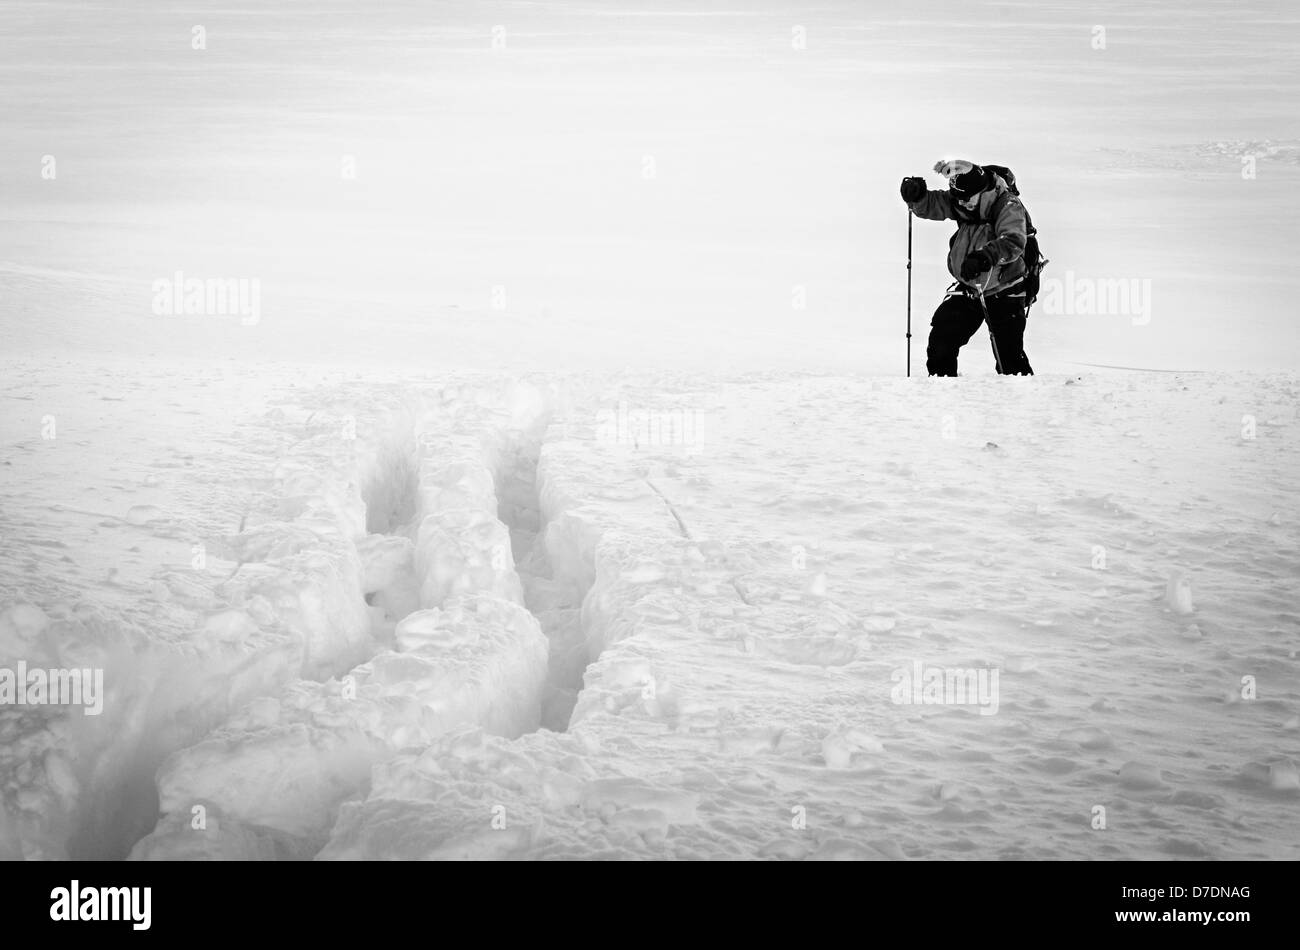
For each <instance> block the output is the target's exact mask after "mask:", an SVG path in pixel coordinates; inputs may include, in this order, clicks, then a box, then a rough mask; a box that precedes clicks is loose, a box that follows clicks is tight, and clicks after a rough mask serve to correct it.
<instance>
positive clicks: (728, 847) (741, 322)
mask: <svg viewBox="0 0 1300 950" xmlns="http://www.w3.org/2000/svg"><path fill="white" fill-rule="evenodd" d="M1085 13H1086V15H1085ZM198 24H201V25H203V26H204V27H205V29H206V36H207V46H206V49H204V50H195V49H193V47H192V46H191V37H192V33H191V31H192V29H193V27H194V26H195V25H198ZM1099 25H1100V26H1104V28H1105V32H1106V42H1105V44H1104V48H1098V47H1097V45H1096V42H1095V41H1096V33H1095V31H1096V29H1097V27H1098V26H1099ZM497 26H500V27H501V28H502V32H500V33H499V34H497V33H494V28H495V27H497ZM1297 29H1300V21H1298V20H1297V16H1296V13H1295V10H1294V5H1293V4H1291V3H1288V2H1284V0H1250V2H1243V3H1237V4H1233V5H1232V8H1231V10H1230V11H1227V12H1225V10H1224V8H1223V6H1222V5H1220V4H1212V3H1209V2H1202V0H1176V2H1175V0H1151V2H1148V3H1144V4H1141V5H1138V6H1135V5H1133V4H1131V3H1126V2H1121V0H1098V2H1096V3H1091V4H1089V5H1088V7H1087V9H1086V11H1084V10H1082V9H1080V8H1079V7H1078V5H1076V4H1069V3H1062V2H1056V0H1051V2H1042V3H1034V4H1025V3H987V4H986V3H980V2H971V0H942V2H938V3H934V4H927V5H924V6H918V5H916V4H911V3H901V2H885V0H881V2H878V3H877V2H872V3H870V4H863V3H856V2H855V3H850V2H848V0H828V2H825V3H821V4H818V5H816V6H815V7H814V6H810V5H808V4H804V3H797V2H794V0H788V2H786V0H751V2H746V3H738V2H731V0H719V2H717V3H714V4H711V5H707V6H704V7H701V6H700V5H699V4H698V3H695V2H694V0H692V2H687V0H655V3H653V4H649V3H645V2H637V0H602V2H601V3H598V4H597V3H589V2H581V0H542V2H538V3H527V4H520V3H515V2H496V0H474V2H473V3H467V2H463V0H449V2H445V3H437V4H429V3H425V2H419V0H395V2H392V3H385V4H373V3H361V2H359V0H327V2H322V3H318V4H312V5H310V9H307V8H306V6H304V5H301V4H279V5H266V6H265V8H263V7H262V6H256V7H254V6H253V5H247V6H242V7H241V6H238V5H234V6H232V5H231V4H229V3H224V2H214V0H193V2H191V3H188V4H187V5H186V7H185V9H184V11H180V10H164V9H162V8H161V6H160V5H158V4H156V3H153V2H152V0H120V2H114V3H112V4H99V5H94V4H88V3H81V2H77V0H72V2H66V3H53V2H42V3H19V2H10V3H5V4H0V64H3V68H4V82H3V83H0V126H2V127H3V128H4V135H3V136H0V187H3V201H0V220H2V221H3V223H4V226H3V227H0V671H3V670H7V669H11V668H13V667H14V666H15V665H16V664H18V663H20V662H21V663H25V664H27V666H28V667H39V668H43V669H60V668H62V669H66V668H71V667H75V668H78V669H98V670H102V671H103V683H104V693H105V695H104V696H103V697H102V698H103V710H102V713H101V714H100V715H97V716H90V715H86V714H85V712H84V711H83V710H82V709H81V708H79V707H76V706H68V705H62V706H60V705H17V704H8V703H5V704H0V857H3V858H27V859H60V858H93V859H125V858H128V857H131V858H136V859H169V858H186V859H204V858H226V859H237V858H256V859H263V860H286V859H305V858H321V859H351V858H358V857H376V858H510V859H549V858H569V857H572V858H776V859H818V860H821V859H828V860H839V859H857V858H871V859H875V858H883V859H931V858H1011V859H1016V858H1026V859H1034V858H1098V859H1148V858H1159V857H1176V858H1191V859H1201V858H1215V859H1219V858H1222V859H1232V858H1273V859H1296V858H1298V857H1300V821H1297V809H1298V808H1300V773H1298V772H1297V764H1296V763H1297V762H1298V761H1300V685H1298V683H1300V677H1298V676H1297V673H1298V672H1300V666H1298V664H1300V660H1298V658H1297V651H1300V609H1298V607H1297V597H1296V580H1297V577H1300V521H1298V520H1297V517H1298V513H1300V504H1298V498H1297V491H1298V490H1300V484H1298V482H1297V475H1296V473H1297V472H1298V471H1300V464H1298V463H1300V458H1298V456H1300V451H1298V450H1297V432H1298V429H1297V427H1298V426H1300V416H1298V411H1297V405H1298V404H1297V396H1298V395H1300V379H1298V378H1297V376H1296V374H1295V367H1296V365H1297V361H1300V322H1297V321H1296V319H1295V301H1296V300H1297V295H1300V272H1297V270H1296V268H1295V266H1294V260H1295V251H1296V249H1295V239H1294V234H1295V221H1296V218H1297V211H1300V207H1298V203H1297V199H1296V195H1297V194H1300V188H1298V187H1297V186H1298V185H1300V160H1298V157H1300V118H1298V116H1300V114H1298V113H1297V111H1296V109H1295V100H1296V91H1297V89H1300V58H1297V57H1296V56H1295V47H1296V36H1297ZM494 36H498V37H499V38H500V39H501V40H503V41H504V42H503V43H501V42H498V43H497V44H496V45H495V47H494V42H493V41H494ZM801 40H802V41H803V45H802V46H800V45H799V41H801ZM1008 96H1010V97H1012V99H1013V100H1014V103H1015V107H1014V109H1012V110H1010V111H1009V112H1008V110H1007V108H1006V107H1005V104H1004V103H1005V101H1006V100H1007V97H1008ZM1008 116H1010V118H1008ZM942 155H960V156H964V157H968V158H972V159H974V160H977V161H983V162H998V163H1003V164H1007V165H1010V166H1011V167H1012V168H1013V169H1015V170H1016V172H1017V175H1018V176H1019V179H1020V183H1021V185H1022V188H1023V193H1024V195H1025V201H1026V204H1027V206H1028V207H1029V208H1030V210H1031V212H1032V214H1033V216H1034V221H1035V223H1036V224H1037V225H1038V227H1039V229H1040V236H1041V239H1042V242H1043V247H1044V250H1045V253H1046V254H1047V256H1048V257H1049V258H1051V260H1052V263H1051V265H1050V268H1049V270H1048V271H1047V273H1046V275H1045V276H1046V277H1047V278H1048V279H1049V280H1053V281H1064V280H1065V278H1066V277H1067V275H1073V277H1072V278H1071V280H1074V279H1075V278H1077V279H1079V280H1082V281H1084V282H1085V284H1084V286H1086V287H1088V288H1093V287H1094V286H1099V285H1100V284H1101V283H1106V284H1109V285H1110V286H1118V283H1117V282H1120V281H1123V282H1132V281H1136V282H1137V283H1138V285H1141V283H1142V282H1143V281H1149V283H1150V286H1149V288H1148V290H1149V293H1145V292H1144V295H1143V300H1144V301H1145V302H1146V303H1149V304H1150V307H1149V313H1125V312H1104V313H1097V312H1083V308H1077V309H1079V311H1080V312H1073V311H1071V312H1050V311H1049V308H1048V307H1047V306H1046V304H1045V303H1040V305H1039V306H1037V307H1036V308H1035V310H1034V312H1033V314H1032V315H1031V316H1030V318H1029V326H1028V331H1027V336H1026V349H1027V352H1028V354H1029V356H1030V358H1031V361H1032V363H1033V365H1034V367H1035V370H1036V371H1037V372H1038V373H1039V374H1040V375H1038V376H1036V377H1033V378H1024V379H1020V378H1014V379H1003V378H997V377H994V376H992V375H991V373H992V370H993V359H992V355H991V353H990V352H989V350H988V344H987V339H986V336H985V333H984V331H983V330H981V331H980V332H979V333H978V334H977V336H976V337H975V338H974V339H973V340H972V342H971V344H970V345H969V346H968V347H967V348H966V349H965V350H963V352H962V356H961V369H962V372H963V374H965V375H963V376H962V377H960V378H957V379H950V380H931V379H926V378H916V377H914V378H911V379H905V378H902V373H903V360H904V337H903V334H904V327H905V323H904V321H905V304H906V298H905V287H906V282H905V281H906V274H907V270H906V267H905V265H906V247H907V243H906V240H907V235H906V228H907V220H908V219H907V216H906V213H905V209H904V208H903V206H902V204H901V202H900V201H899V199H898V193H897V187H898V181H899V180H900V179H901V178H902V177H903V176H905V175H913V174H924V173H925V170H926V169H927V168H930V167H932V164H933V162H934V161H935V160H936V159H937V158H939V157H940V156H942ZM52 163H53V164H52ZM55 164H56V165H57V173H56V174H46V173H47V172H50V173H53V172H54V171H55ZM349 169H350V170H351V171H352V172H353V173H354V174H352V175H351V177H349V176H348V174H346V172H347V171H348V170H349ZM1247 172H1250V174H1247ZM929 180H930V184H931V186H933V187H938V186H939V184H940V182H939V181H937V180H936V178H935V177H934V176H930V179H929ZM950 233H951V228H950V227H949V226H947V225H942V224H938V223H934V222H917V223H916V229H915V235H914V238H915V246H914V253H913V257H914V268H913V270H912V280H913V297H912V331H913V333H914V334H916V339H914V340H913V341H912V342H913V344H914V346H913V350H912V370H913V373H920V372H923V364H924V348H925V347H924V337H925V333H926V331H927V328H928V323H929V315H930V313H931V312H933V308H934V307H935V305H937V304H938V302H939V300H940V299H941V295H942V288H943V287H944V286H945V285H946V284H947V283H948V276H947V274H946V271H945V266H944V260H945V256H946V253H945V252H946V242H947V239H948V236H949V235H950ZM177 273H183V274H184V275H185V276H187V277H190V278H197V279H204V280H216V281H223V280H236V281H238V280H247V281H254V280H255V281H258V282H259V283H258V286H259V288H260V297H259V299H260V304H261V306H260V314H259V319H258V320H256V321H251V322H249V323H248V324H247V325H245V324H244V323H243V322H242V321H241V320H240V318H239V317H238V316H235V315H231V314H212V313H207V314H203V315H200V314H185V315H177V314H160V313H158V312H156V309H155V303H156V301H155V294H154V290H153V285H154V283H155V282H156V281H158V280H159V279H163V278H165V279H171V278H172V277H173V275H176V274H177ZM1088 282H1091V283H1088ZM1127 285H1128V284H1127V283H1126V284H1125V286H1127ZM1080 299H1085V298H1078V299H1075V298H1072V300H1073V302H1074V303H1078V301H1079V300H1080ZM1092 299H1095V298H1092ZM1081 364H1103V365H1105V366H1108V367H1111V368H1113V367H1145V368H1148V369H1151V370H1159V372H1154V371H1153V372H1127V371H1124V372H1118V373H1117V372H1109V371H1104V370H1102V371H1099V367H1098V366H1091V365H1081ZM917 669H921V670H925V669H930V670H935V669H942V670H948V671H952V670H956V671H963V670H964V671H972V672H974V673H981V672H982V673H986V674H989V675H990V676H991V675H992V674H993V673H994V672H996V674H997V677H998V678H997V687H998V693H997V704H996V711H995V712H994V711H993V706H992V705H991V704H985V705H982V706H977V705H972V704H969V703H967V704H959V703H943V704H937V703H927V702H924V701H923V702H921V703H919V704H918V703H903V702H895V701H894V700H895V699H898V698H900V692H899V691H898V690H897V689H896V687H897V686H898V683H899V680H900V678H901V677H910V676H912V675H913V671H914V670H917ZM908 695H909V694H908V693H907V691H902V694H901V697H902V698H907V696H908ZM921 698H922V699H924V695H922V697H921Z"/></svg>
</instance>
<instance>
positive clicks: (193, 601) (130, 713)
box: [0, 408, 393, 859]
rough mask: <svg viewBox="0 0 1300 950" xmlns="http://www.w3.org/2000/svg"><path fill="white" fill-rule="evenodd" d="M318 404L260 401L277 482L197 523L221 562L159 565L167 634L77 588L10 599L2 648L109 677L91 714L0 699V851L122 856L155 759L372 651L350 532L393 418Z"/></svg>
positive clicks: (359, 524) (137, 825) (140, 813)
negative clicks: (277, 448) (325, 419)
mask: <svg viewBox="0 0 1300 950" xmlns="http://www.w3.org/2000/svg"><path fill="white" fill-rule="evenodd" d="M315 415H316V413H315V412H312V413H309V414H303V415H297V416H292V415H291V413H290V412H287V411H286V410H285V409H283V408H280V409H275V410H272V411H271V412H270V413H268V416H267V422H268V423H269V424H270V425H271V426H273V427H275V428H278V429H281V430H283V431H284V433H285V434H286V435H288V436H289V437H290V438H293V439H294V440H293V441H292V442H291V443H289V444H287V445H285V446H284V448H283V450H282V452H281V457H280V459H279V460H278V461H277V462H275V463H274V465H273V466H272V467H271V471H270V472H269V477H267V478H264V479H262V480H261V483H262V484H264V485H266V486H268V487H271V488H272V489H273V491H272V493H271V494H268V495H265V496H264V497H263V498H262V499H261V500H260V501H259V520H258V523H256V524H250V525H243V524H241V525H240V529H239V530H238V531H237V532H236V533H234V534H231V535H226V536H223V537H219V538H209V539H207V547H208V548H209V549H210V557H211V559H212V560H213V561H214V562H228V564H226V565H225V566H219V567H217V568H214V569H211V570H209V571H206V572H198V571H190V572H185V571H181V570H175V569H172V570H163V571H161V572H159V574H158V575H157V579H156V581H155V583H154V589H153V596H152V599H151V601H150V602H148V603H146V604H145V605H144V606H145V607H146V612H145V616H146V617H156V618H158V621H159V624H158V626H159V627H160V628H162V629H166V628H167V627H171V626H176V625H183V627H184V632H183V633H178V634H176V635H175V636H174V637H172V638H170V639H168V638H166V637H163V636H160V635H159V633H158V632H155V630H154V629H153V626H152V625H146V623H145V622H141V621H136V622H134V623H133V622H130V621H128V620H124V619H123V618H121V617H120V616H113V615H112V614H110V613H109V612H107V611H103V610H98V609H96V608H94V607H92V606H90V605H89V604H88V603H85V602H82V603H77V604H76V605H75V606H74V605H69V604H64V603H60V604H55V605H53V606H52V607H51V608H50V614H49V615H47V614H46V613H45V612H44V611H42V610H41V609H39V608H37V607H35V606H32V605H29V604H22V603H18V604H14V605H11V606H9V607H8V608H7V609H6V610H4V611H3V613H0V654H2V655H0V663H3V664H4V665H6V666H13V664H14V663H16V662H17V660H19V659H25V660H26V661H27V662H28V663H29V664H30V663H32V662H34V661H39V662H41V663H48V664H51V665H55V666H60V667H84V668H102V669H104V671H105V673H104V682H105V692H106V697H105V701H104V711H103V713H102V714H101V715H99V716H96V717H87V716H84V715H83V713H82V712H81V711H80V710H79V709H67V708H61V707H53V706H47V707H38V708H28V709H26V710H22V711H21V712H18V711H17V710H15V709H14V708H13V707H6V708H5V709H4V710H0V729H3V730H4V732H5V733H6V735H7V738H8V741H6V742H5V743H4V744H3V748H2V749H0V781H2V782H3V788H4V808H3V809H2V810H0V854H2V855H4V856H7V857H26V858H40V859H57V858H63V857H91V858H104V857H122V856H124V855H125V853H126V851H127V850H128V849H129V847H130V846H131V844H132V843H133V842H134V840H135V839H137V838H138V837H139V836H140V835H141V834H142V833H144V831H145V830H147V828H148V826H149V825H151V824H152V823H153V821H154V819H155V817H156V814H157V805H158V801H157V797H156V793H155V792H154V781H153V772H154V770H155V769H156V768H157V765H158V763H159V762H160V761H161V760H162V759H163V758H164V757H165V756H166V755H167V754H168V753H169V752H171V751H172V750H174V749H176V748H178V747H180V746H184V745H188V744H189V743H191V742H193V741H195V740H196V739H198V738H199V737H200V736H202V735H203V734H204V733H205V732H207V731H208V730H209V729H211V728H212V727H213V726H214V725H216V724H217V723H218V722H220V721H221V720H222V719H224V718H225V717H226V716H228V715H229V714H230V711H231V710H233V709H236V708H238V707H239V706H242V705H243V704H245V703H247V702H248V701H249V700H251V699H253V698H254V697H257V696H262V695H267V694H269V693H274V692H277V691H279V690H280V689H281V688H283V687H284V685H285V684H287V683H289V682H290V681H291V680H293V679H294V678H295V677H320V676H328V675H331V674H333V673H337V672H341V671H342V670H346V669H348V668H349V667H350V666H352V665H353V664H354V663H356V662H357V661H358V660H359V659H361V658H362V657H364V656H365V655H367V654H368V653H370V652H373V648H372V647H371V645H370V644H371V632H372V619H371V615H370V611H369V610H368V609H367V607H366V602H365V599H364V596H363V594H364V590H365V573H366V569H365V565H364V564H363V561H362V557H361V554H360V552H359V551H358V548H357V546H356V545H355V544H354V543H353V539H354V538H355V537H356V536H357V534H358V532H359V531H364V518H365V510H366V506H365V503H364V500H363V497H362V494H361V491H360V487H359V486H362V485H366V484H370V483H373V482H374V480H375V479H376V477H378V473H376V471H374V461H375V459H376V458H377V457H378V456H380V455H382V454H383V452H384V451H385V450H384V448H383V446H384V443H385V441H386V440H387V439H388V438H389V437H390V432H389V431H388V430H387V429H386V428H385V426H386V424H390V423H392V422H393V420H392V419H382V418H376V419H374V420H373V426H371V427H363V428H364V429H365V434H363V436H362V437H361V438H359V439H358V438H355V435H354V431H353V430H354V424H353V423H352V421H351V419H350V418H349V419H347V420H344V419H339V420H334V421H331V422H330V423H329V424H326V425H321V424H319V423H318V424H317V425H316V426H314V427H313V426H312V425H311V423H312V422H313V421H314V420H313V417H314V416H315ZM304 416H305V418H304ZM345 423H346V424H345ZM300 430H305V435H302V437H297V438H295V437H294V436H295V435H299V434H301V432H300ZM138 507H139V506H135V507H133V508H132V511H134V510H136V508H138ZM129 514H130V513H129V512H128V518H127V519H126V521H127V522H128V523H130V522H131V519H130V517H129ZM247 516H248V512H245V517H246V518H247ZM150 610H151V611H152V613H149V612H148V611H150ZM16 712H18V714H17V715H15V713H16Z"/></svg>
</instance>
